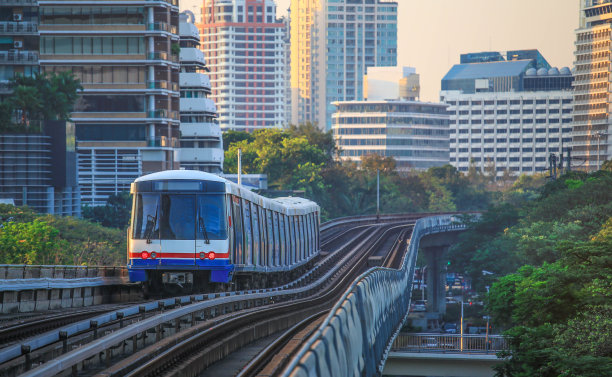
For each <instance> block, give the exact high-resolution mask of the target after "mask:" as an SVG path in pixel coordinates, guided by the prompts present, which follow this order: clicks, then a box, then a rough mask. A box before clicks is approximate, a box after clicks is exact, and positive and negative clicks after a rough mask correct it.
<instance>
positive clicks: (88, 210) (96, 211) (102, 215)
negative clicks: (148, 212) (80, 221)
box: [82, 191, 132, 229]
mask: <svg viewBox="0 0 612 377" xmlns="http://www.w3.org/2000/svg"><path fill="white" fill-rule="evenodd" d="M131 206H132V195H131V194H130V193H129V192H127V191H123V192H120V193H119V194H116V195H111V196H109V197H108V200H107V202H106V204H105V205H104V206H96V207H89V206H84V207H83V211H82V212H83V217H84V218H86V219H89V220H91V221H93V222H96V223H98V224H101V225H102V226H106V227H111V228H118V229H126V228H127V226H128V223H129V221H130V213H131Z"/></svg>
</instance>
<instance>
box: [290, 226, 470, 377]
mask: <svg viewBox="0 0 612 377" xmlns="http://www.w3.org/2000/svg"><path fill="white" fill-rule="evenodd" d="M457 220H458V219H457V217H456V216H453V215H444V216H433V217H427V218H422V219H419V220H417V221H416V224H415V226H414V228H413V231H412V237H411V242H410V245H409V246H408V252H407V253H406V254H405V256H404V258H403V260H402V267H401V269H399V270H394V269H389V268H382V267H375V268H371V269H369V270H368V271H366V272H365V273H364V274H362V275H361V276H360V277H359V278H358V279H357V280H355V282H354V283H353V284H352V285H351V287H350V288H349V289H347V291H346V292H345V294H344V295H343V297H342V298H341V299H340V300H339V301H338V303H337V304H336V305H335V306H334V307H333V308H332V310H331V311H330V314H329V316H328V317H327V318H326V319H325V321H324V322H323V323H322V324H321V326H320V327H319V329H318V330H317V331H316V332H315V334H314V335H313V336H312V337H310V338H309V339H308V341H307V342H306V344H305V345H304V346H303V347H302V349H301V350H300V351H299V353H298V354H297V355H296V356H295V357H294V358H293V360H292V361H291V362H290V363H289V365H288V366H287V367H286V369H285V370H284V371H283V374H282V376H292V377H294V376H313V375H316V376H321V377H324V376H330V377H332V376H334V375H335V374H337V373H338V371H342V374H343V375H347V376H377V375H381V374H382V370H383V367H384V361H385V360H386V358H387V355H388V353H389V350H390V348H391V345H392V343H393V341H394V339H395V337H396V336H397V335H398V333H399V329H401V327H402V325H403V324H404V322H405V321H406V318H407V316H408V308H409V305H410V296H411V293H412V290H411V289H410V288H411V285H412V277H413V276H414V267H415V263H416V257H417V252H418V249H419V242H420V239H421V237H423V236H425V235H427V234H432V233H441V232H448V231H458V230H463V229H465V228H466V227H465V225H462V224H460V223H458V221H457ZM375 360H376V361H377V362H374V361H375Z"/></svg>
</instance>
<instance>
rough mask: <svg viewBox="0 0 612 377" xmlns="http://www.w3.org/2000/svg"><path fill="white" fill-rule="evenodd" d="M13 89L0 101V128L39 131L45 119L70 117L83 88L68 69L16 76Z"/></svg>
mask: <svg viewBox="0 0 612 377" xmlns="http://www.w3.org/2000/svg"><path fill="white" fill-rule="evenodd" d="M11 85H12V90H13V93H12V94H11V95H10V96H8V97H7V99H6V100H4V101H3V102H0V132H40V131H41V130H40V124H41V122H44V121H46V120H58V119H61V120H69V119H70V113H71V111H72V107H73V105H74V103H75V102H76V100H77V98H78V92H79V91H80V90H82V89H83V88H82V86H81V84H80V82H79V80H77V79H75V78H74V76H73V75H72V73H71V72H69V71H64V72H59V73H53V74H46V73H43V74H36V75H35V76H34V77H25V76H16V77H15V78H14V79H13V80H12V82H11Z"/></svg>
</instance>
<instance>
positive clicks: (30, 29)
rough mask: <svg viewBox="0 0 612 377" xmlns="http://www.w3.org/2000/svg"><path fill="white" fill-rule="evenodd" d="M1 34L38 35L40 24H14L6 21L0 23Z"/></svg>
mask: <svg viewBox="0 0 612 377" xmlns="http://www.w3.org/2000/svg"><path fill="white" fill-rule="evenodd" d="M0 33H8V34H12V33H18V34H25V33H33V34H34V33H38V23H35V22H26V21H24V22H12V21H4V22H0Z"/></svg>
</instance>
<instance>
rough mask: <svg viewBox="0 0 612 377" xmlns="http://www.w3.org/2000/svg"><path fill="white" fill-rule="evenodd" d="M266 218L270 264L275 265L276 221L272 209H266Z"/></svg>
mask: <svg viewBox="0 0 612 377" xmlns="http://www.w3.org/2000/svg"><path fill="white" fill-rule="evenodd" d="M266 219H267V222H268V226H267V227H268V247H267V249H268V266H270V267H271V266H274V223H273V219H272V211H271V210H269V209H268V210H266Z"/></svg>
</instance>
